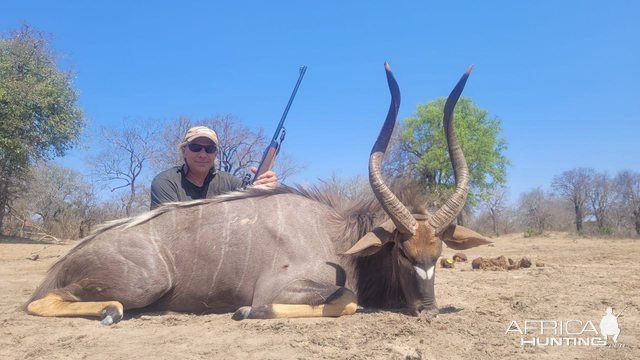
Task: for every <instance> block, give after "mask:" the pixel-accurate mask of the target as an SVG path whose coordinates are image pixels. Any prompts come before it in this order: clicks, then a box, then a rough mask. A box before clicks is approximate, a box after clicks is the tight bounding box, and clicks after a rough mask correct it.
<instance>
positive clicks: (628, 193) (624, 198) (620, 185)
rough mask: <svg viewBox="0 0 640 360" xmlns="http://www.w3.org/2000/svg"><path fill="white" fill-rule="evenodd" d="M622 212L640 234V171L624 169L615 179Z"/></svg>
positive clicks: (637, 233)
mask: <svg viewBox="0 0 640 360" xmlns="http://www.w3.org/2000/svg"><path fill="white" fill-rule="evenodd" d="M613 182H614V184H615V185H614V186H615V191H616V198H617V200H618V201H617V203H618V204H619V207H620V208H621V211H620V214H621V215H622V214H624V215H626V216H624V217H625V218H626V219H629V220H630V221H629V222H630V223H631V224H630V227H633V228H634V229H635V233H636V235H640V173H637V172H634V171H629V170H624V171H621V172H620V173H618V174H617V175H616V177H615V179H614V180H613Z"/></svg>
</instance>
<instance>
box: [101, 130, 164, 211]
mask: <svg viewBox="0 0 640 360" xmlns="http://www.w3.org/2000/svg"><path fill="white" fill-rule="evenodd" d="M156 137H157V130H156V129H155V128H154V126H153V125H152V124H151V123H150V122H144V123H140V122H137V123H136V124H134V125H131V124H125V125H124V126H123V127H122V128H121V129H103V130H102V146H103V151H102V152H101V153H100V154H99V155H98V156H96V157H95V158H93V159H92V167H93V173H92V175H94V176H95V177H96V178H97V179H98V181H101V182H104V183H106V184H107V185H108V187H109V189H110V190H111V191H112V192H113V191H116V190H119V189H123V188H126V189H127V193H128V197H127V201H126V205H125V209H126V211H125V213H126V216H131V213H132V208H133V204H134V202H135V201H136V190H137V189H138V187H137V185H138V182H140V181H141V180H142V179H141V176H142V175H143V170H144V169H145V168H146V166H147V162H148V161H149V160H150V158H151V157H152V156H153V155H154V153H155V151H156V147H157V142H156V141H155V140H156Z"/></svg>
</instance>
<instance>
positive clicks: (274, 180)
mask: <svg viewBox="0 0 640 360" xmlns="http://www.w3.org/2000/svg"><path fill="white" fill-rule="evenodd" d="M251 172H252V173H254V174H255V173H256V172H258V168H257V167H255V166H252V167H251ZM253 185H254V186H256V185H264V186H270V187H275V186H276V185H278V175H276V173H274V172H273V171H271V170H269V171H267V172H265V173H264V174H262V175H260V176H258V178H257V179H256V180H255V181H254V182H253Z"/></svg>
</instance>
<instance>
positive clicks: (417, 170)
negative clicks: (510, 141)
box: [388, 97, 509, 205]
mask: <svg viewBox="0 0 640 360" xmlns="http://www.w3.org/2000/svg"><path fill="white" fill-rule="evenodd" d="M445 101H446V98H438V99H436V100H434V101H431V102H428V103H426V104H421V105H418V108H417V112H416V114H414V115H413V116H410V117H408V118H406V119H405V120H404V123H403V125H402V128H401V130H400V132H399V134H398V136H397V137H396V145H395V146H396V149H395V151H392V153H393V154H394V155H393V156H392V160H391V164H390V165H389V172H388V173H390V175H393V176H402V177H407V176H408V177H412V178H414V179H416V180H417V181H418V182H419V183H420V184H422V185H423V186H424V187H425V188H426V190H427V191H428V192H429V193H431V194H432V195H433V194H436V199H437V198H438V197H441V198H445V197H446V196H447V195H448V193H449V192H450V191H451V190H452V189H453V188H454V187H455V179H454V176H453V168H452V167H451V161H450V160H449V152H448V151H447V145H446V144H447V143H446V139H445V136H444V130H443V128H442V116H443V110H444V104H445ZM454 119H455V120H454V123H455V127H456V133H457V136H458V141H459V142H460V146H461V147H462V150H463V152H464V155H465V158H466V160H467V163H468V165H469V172H470V175H471V177H470V182H469V185H470V186H469V201H468V202H469V203H470V204H471V205H475V204H476V203H477V201H478V200H480V199H482V197H483V196H486V195H487V194H488V193H489V192H490V190H491V189H494V188H496V187H500V186H502V185H504V184H505V182H506V167H507V165H508V164H509V160H508V159H507V158H506V157H505V156H504V152H505V150H506V149H507V143H506V141H505V140H504V139H503V138H501V137H500V125H501V122H500V120H499V119H497V118H495V117H490V116H489V114H488V112H487V111H486V110H483V109H480V108H479V107H477V106H476V105H474V104H473V101H472V100H471V99H469V98H465V97H462V98H460V100H459V101H458V104H457V105H456V108H455V112H454Z"/></svg>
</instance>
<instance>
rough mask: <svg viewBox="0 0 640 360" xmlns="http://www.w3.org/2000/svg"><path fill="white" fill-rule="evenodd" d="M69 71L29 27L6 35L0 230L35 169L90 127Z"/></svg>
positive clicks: (1, 79)
mask: <svg viewBox="0 0 640 360" xmlns="http://www.w3.org/2000/svg"><path fill="white" fill-rule="evenodd" d="M77 97H78V94H77V92H76V91H75V90H74V88H73V87H72V76H71V74H70V73H69V72H64V71H61V70H59V69H58V66H57V64H56V55H55V54H54V52H53V51H52V50H51V49H50V46H49V41H48V40H47V38H46V37H45V36H44V35H43V34H42V33H41V32H39V31H37V30H34V29H32V28H30V27H29V26H27V25H24V26H22V27H21V28H20V29H19V30H17V31H15V32H13V33H11V34H9V35H8V36H6V37H0V231H2V225H3V221H4V215H5V213H6V211H7V207H8V206H9V205H10V202H11V201H12V200H13V199H15V198H16V196H18V194H19V193H20V192H21V190H22V188H21V186H20V185H21V184H24V180H25V178H26V177H27V174H28V170H29V167H30V166H31V165H32V164H33V163H34V162H35V161H36V160H40V159H51V158H53V157H55V156H61V155H64V154H65V152H66V151H67V150H69V149H70V148H71V147H72V146H73V145H74V143H75V141H76V140H77V138H78V135H79V134H80V131H81V130H82V127H83V125H84V118H83V114H82V111H81V110H80V108H79V107H78V105H77V104H76V102H77Z"/></svg>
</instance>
